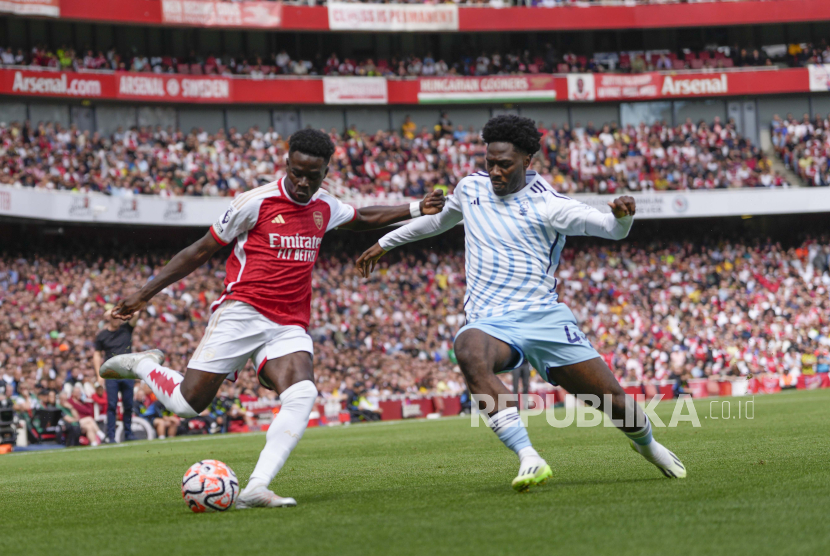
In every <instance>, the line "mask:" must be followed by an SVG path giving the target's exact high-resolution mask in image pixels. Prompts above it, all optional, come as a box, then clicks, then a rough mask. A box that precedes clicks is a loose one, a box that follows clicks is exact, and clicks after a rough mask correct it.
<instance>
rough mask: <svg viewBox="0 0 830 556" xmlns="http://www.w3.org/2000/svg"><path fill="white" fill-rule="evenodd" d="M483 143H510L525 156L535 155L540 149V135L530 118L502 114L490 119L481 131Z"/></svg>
mask: <svg viewBox="0 0 830 556" xmlns="http://www.w3.org/2000/svg"><path fill="white" fill-rule="evenodd" d="M481 137H482V138H483V139H484V142H485V143H488V144H489V143H512V144H513V146H514V147H516V148H517V149H519V150H520V151H522V152H524V153H526V154H530V155H533V154H536V153H537V152H538V151H539V149H540V148H542V147H541V145H540V144H539V142H540V141H541V140H542V134H541V133H539V130H538V129H536V123H535V122H534V121H533V120H531V119H530V118H522V117H521V116H516V115H514V114H503V115H501V116H496V117H495V118H490V121H489V122H487V123H486V124H485V125H484V129H483V130H482V131H481Z"/></svg>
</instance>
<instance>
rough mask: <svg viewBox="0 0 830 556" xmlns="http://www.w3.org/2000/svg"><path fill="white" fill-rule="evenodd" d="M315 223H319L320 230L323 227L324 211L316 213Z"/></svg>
mask: <svg viewBox="0 0 830 556" xmlns="http://www.w3.org/2000/svg"><path fill="white" fill-rule="evenodd" d="M314 223H315V224H316V225H317V229H318V230H322V229H323V213H322V212H315V213H314Z"/></svg>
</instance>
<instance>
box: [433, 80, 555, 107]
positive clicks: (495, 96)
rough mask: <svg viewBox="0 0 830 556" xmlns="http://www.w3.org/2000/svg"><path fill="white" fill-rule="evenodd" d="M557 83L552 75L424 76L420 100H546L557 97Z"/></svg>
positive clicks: (437, 101)
mask: <svg viewBox="0 0 830 556" xmlns="http://www.w3.org/2000/svg"><path fill="white" fill-rule="evenodd" d="M555 83H556V81H555V79H554V77H553V76H550V75H509V76H507V75H505V76H492V77H434V78H424V79H421V80H420V90H419V91H418V102H419V103H420V104H430V103H436V104H438V103H446V102H490V101H499V102H534V101H535V102H544V101H551V100H556V87H555Z"/></svg>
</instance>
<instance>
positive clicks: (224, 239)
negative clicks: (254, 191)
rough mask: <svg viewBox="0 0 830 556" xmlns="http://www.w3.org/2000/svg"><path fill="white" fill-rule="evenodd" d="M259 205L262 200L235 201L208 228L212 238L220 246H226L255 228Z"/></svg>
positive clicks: (240, 199) (241, 199)
mask: <svg viewBox="0 0 830 556" xmlns="http://www.w3.org/2000/svg"><path fill="white" fill-rule="evenodd" d="M261 205H262V198H256V197H254V198H249V199H245V198H237V199H235V200H234V201H233V202H232V203H231V204H230V206H229V207H228V210H226V211H225V212H223V213H222V216H220V217H219V219H218V220H217V221H216V222H214V223H213V226H211V227H210V233H211V234H212V235H213V238H214V239H215V240H216V241H218V242H219V243H221V244H222V245H227V244H229V243H231V242H232V241H233V240H235V239H236V238H237V237H238V236H239V235H240V234H243V233H245V232H247V231H248V230H250V229H251V228H253V227H254V226H256V223H257V220H258V219H259V207H260V206H261Z"/></svg>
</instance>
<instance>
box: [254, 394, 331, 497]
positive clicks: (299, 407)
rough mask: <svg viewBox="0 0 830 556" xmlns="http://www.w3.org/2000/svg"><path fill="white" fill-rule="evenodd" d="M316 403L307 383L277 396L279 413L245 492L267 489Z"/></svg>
mask: <svg viewBox="0 0 830 556" xmlns="http://www.w3.org/2000/svg"><path fill="white" fill-rule="evenodd" d="M316 400H317V388H316V387H315V386H314V383H313V382H311V381H310V380H303V381H301V382H298V383H297V384H293V385H291V386H290V387H289V388H287V389H286V390H285V391H284V392H283V393H282V394H280V402H282V405H281V406H280V411H279V413H277V416H276V417H274V420H273V421H272V422H271V425H270V426H269V427H268V432H267V433H266V435H265V448H263V449H262V453H261V454H260V455H259V461H258V462H257V464H256V468H254V472H253V473H251V478H250V479H249V480H248V486H246V487H245V490H250V489H254V488H258V487H260V486H265V487H267V486H268V485H269V484H271V481H272V480H273V479H274V477H276V476H277V473H279V471H280V469H282V466H283V465H285V461H286V460H287V459H288V456H289V455H290V454H291V451H292V450H293V449H294V447H295V446H297V442H299V441H300V438H302V437H303V433H304V432H305V428H306V426H307V425H308V416H309V415H311V410H312V409H314V402H315V401H316Z"/></svg>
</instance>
